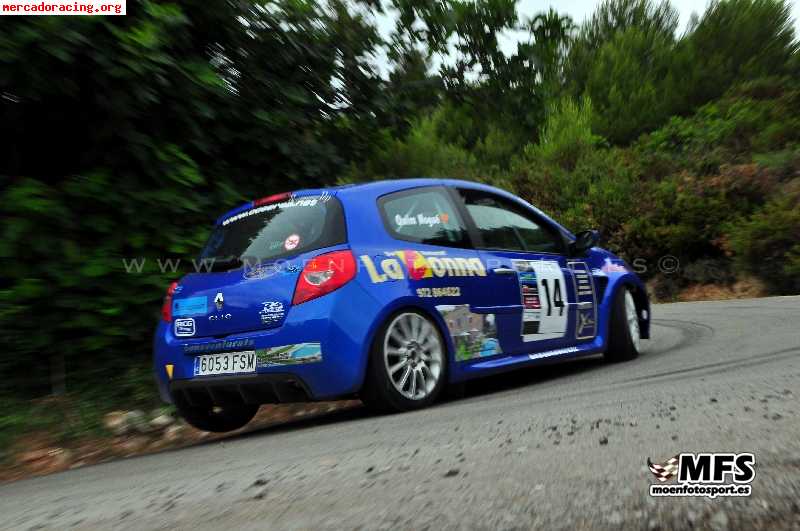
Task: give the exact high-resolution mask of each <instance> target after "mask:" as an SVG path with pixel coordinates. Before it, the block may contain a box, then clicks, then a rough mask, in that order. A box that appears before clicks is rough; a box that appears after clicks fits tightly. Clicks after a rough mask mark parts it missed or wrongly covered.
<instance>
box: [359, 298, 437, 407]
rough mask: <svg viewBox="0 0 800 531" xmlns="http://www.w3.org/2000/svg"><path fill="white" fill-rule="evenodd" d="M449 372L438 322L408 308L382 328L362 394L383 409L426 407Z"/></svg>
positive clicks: (368, 402)
mask: <svg viewBox="0 0 800 531" xmlns="http://www.w3.org/2000/svg"><path fill="white" fill-rule="evenodd" d="M446 376H447V354H446V350H445V347H444V341H442V337H441V334H439V331H438V329H437V328H436V325H435V324H434V323H433V322H432V321H431V320H430V319H429V318H428V317H426V316H425V315H423V314H422V313H419V312H416V311H411V310H406V311H403V312H400V313H397V314H395V315H393V316H392V317H391V318H389V319H388V320H387V322H386V323H385V324H384V325H383V326H382V327H381V329H380V330H379V331H378V335H377V337H376V339H375V343H374V344H373V348H372V352H371V354H370V360H369V367H368V369H367V378H366V381H365V383H364V389H363V390H362V393H361V398H362V400H363V401H364V403H365V404H366V405H367V406H369V407H370V408H372V409H375V410H378V411H382V412H398V411H410V410H413V409H419V408H423V407H426V406H428V405H430V404H431V403H433V401H434V400H436V397H437V396H438V395H439V393H440V392H441V391H442V388H443V387H444V385H445V382H446Z"/></svg>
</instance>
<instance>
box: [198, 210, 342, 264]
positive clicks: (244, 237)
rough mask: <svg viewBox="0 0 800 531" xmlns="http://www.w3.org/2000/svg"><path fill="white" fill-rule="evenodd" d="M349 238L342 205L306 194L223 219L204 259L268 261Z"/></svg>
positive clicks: (203, 255)
mask: <svg viewBox="0 0 800 531" xmlns="http://www.w3.org/2000/svg"><path fill="white" fill-rule="evenodd" d="M346 241H347V236H346V231H345V224H344V216H343V215H342V205H341V203H340V202H339V200H338V199H336V198H335V197H331V196H306V197H298V198H292V199H289V200H287V201H282V202H278V203H271V204H268V205H264V206H259V207H256V208H252V209H250V210H246V211H245V212H242V213H240V214H236V215H234V216H231V217H229V218H227V219H225V220H223V221H222V223H220V224H219V225H218V226H217V227H216V228H215V229H214V232H212V233H211V237H210V238H209V240H208V243H207V244H206V246H205V249H204V250H203V252H202V254H201V256H200V258H202V259H216V260H223V261H226V260H232V259H239V260H242V261H244V260H247V261H252V260H255V261H259V262H260V261H264V260H275V259H278V258H283V257H288V256H294V255H297V254H300V253H305V252H308V251H314V250H316V249H321V248H323V247H330V246H332V245H339V244H342V243H345V242H346Z"/></svg>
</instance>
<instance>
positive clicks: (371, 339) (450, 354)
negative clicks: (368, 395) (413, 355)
mask: <svg viewBox="0 0 800 531" xmlns="http://www.w3.org/2000/svg"><path fill="white" fill-rule="evenodd" d="M405 311H414V312H417V313H421V314H422V315H424V316H425V317H428V318H429V319H430V320H431V321H433V325H434V326H435V327H436V330H437V331H438V332H439V335H441V337H442V340H443V341H444V348H445V352H446V359H447V378H448V380H451V379H452V377H453V361H454V359H455V358H454V356H455V350H454V345H453V340H452V338H451V337H450V332H449V331H448V329H447V325H446V323H445V322H444V319H443V318H442V315H441V314H440V313H439V312H438V311H437V310H436V308H430V307H427V306H425V305H422V304H419V303H418V302H416V301H415V300H403V301H398V302H397V303H396V304H393V305H391V306H389V307H387V308H386V309H385V310H384V311H383V312H381V313H380V315H379V316H378V317H377V318H376V319H375V323H374V324H373V326H372V330H371V331H370V333H369V336H368V340H367V342H366V348H365V351H364V355H365V356H366V360H367V361H366V363H365V364H364V367H365V370H364V371H363V374H362V377H361V385H360V386H359V390H360V389H362V388H363V387H364V384H365V383H366V375H367V373H368V370H367V367H368V365H369V363H370V362H371V361H370V360H371V356H370V354H371V353H372V349H374V348H375V342H376V341H377V340H378V334H379V332H380V331H381V330H383V327H384V326H385V325H386V323H388V322H389V321H390V320H391V319H393V318H394V317H395V316H397V315H399V314H401V313H403V312H405Z"/></svg>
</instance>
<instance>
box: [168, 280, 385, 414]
mask: <svg viewBox="0 0 800 531" xmlns="http://www.w3.org/2000/svg"><path fill="white" fill-rule="evenodd" d="M378 313H379V307H378V305H377V302H376V301H375V299H374V298H373V297H372V296H370V295H369V294H368V293H367V292H365V291H364V290H363V289H362V288H361V286H360V285H359V284H358V283H356V282H351V283H349V284H347V285H346V286H344V287H343V288H342V289H340V290H337V291H335V292H333V293H331V294H328V295H326V296H323V297H320V298H319V299H315V300H312V301H309V302H306V303H304V304H301V305H299V306H293V307H292V308H290V310H289V311H288V312H287V315H286V319H285V321H284V323H283V325H282V326H281V327H280V328H273V329H265V330H258V331H252V332H244V333H239V334H232V335H229V336H226V337H224V338H214V337H203V338H188V339H187V338H181V337H175V336H174V335H173V333H172V330H171V326H170V325H169V323H165V322H160V323H159V325H158V327H157V329H156V334H155V340H154V346H153V352H154V355H153V365H154V372H155V376H156V380H157V382H158V388H159V393H160V395H161V398H162V399H163V400H164V401H166V402H172V393H173V392H183V393H189V394H190V395H191V397H201V396H202V395H203V394H205V396H207V397H208V396H212V395H215V394H216V395H218V397H219V398H220V399H225V398H226V397H227V398H231V397H233V398H232V399H235V400H238V401H240V402H241V401H247V402H248V403H256V402H257V403H276V402H288V401H304V400H322V399H330V398H337V397H342V396H350V395H353V394H354V393H356V392H358V390H359V389H360V388H361V384H362V383H363V381H364V373H365V370H366V361H367V355H368V348H369V343H370V337H371V332H372V327H373V325H374V321H373V320H372V319H365V318H364V317H365V316H368V315H377V314H378ZM309 344H310V345H315V346H316V345H318V352H319V354H320V355H319V356H310V357H305V358H303V359H302V360H293V362H291V363H288V364H287V363H284V362H281V361H280V360H271V359H269V356H270V355H271V353H274V352H275V349H278V352H280V351H283V350H288V351H289V352H295V351H296V352H300V351H303V350H304V349H305V350H306V351H307V350H313V349H312V348H311V347H309ZM304 345H305V346H304ZM251 350H254V351H256V354H257V357H258V359H259V363H258V367H257V369H256V372H255V373H249V374H246V375H245V374H231V375H219V376H203V377H195V376H194V371H195V360H196V358H197V356H199V355H204V354H217V353H223V352H241V351H251ZM167 366H170V369H169V370H171V371H172V375H171V377H170V375H169V370H167ZM297 391H300V392H299V393H298V392H297ZM188 398H189V397H188V396H187V399H188ZM198 399H200V400H202V398H198Z"/></svg>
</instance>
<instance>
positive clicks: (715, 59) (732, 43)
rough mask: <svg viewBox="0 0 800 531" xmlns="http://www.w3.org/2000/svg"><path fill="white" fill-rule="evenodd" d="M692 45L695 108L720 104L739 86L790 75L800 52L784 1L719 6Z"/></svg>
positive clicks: (701, 23)
mask: <svg viewBox="0 0 800 531" xmlns="http://www.w3.org/2000/svg"><path fill="white" fill-rule="evenodd" d="M686 40H687V47H688V53H689V57H690V61H691V69H692V70H691V72H692V75H691V77H690V78H689V79H687V87H688V88H689V95H688V102H689V104H690V105H691V106H698V105H702V104H704V103H706V102H708V101H711V100H712V99H714V98H718V97H719V96H721V95H722V94H723V93H724V92H725V91H726V90H727V89H728V88H729V87H731V86H732V85H733V84H734V83H736V82H741V81H746V80H748V79H755V78H757V77H760V76H771V75H786V74H789V73H790V72H791V69H792V67H791V61H792V60H793V57H794V56H796V53H797V50H798V43H797V42H796V41H795V33H794V26H793V23H792V18H791V10H790V5H789V3H787V2H785V1H784V0H720V1H716V0H715V1H714V2H712V3H711V4H710V5H709V6H708V9H706V11H705V13H704V14H703V15H702V17H700V19H699V20H697V21H696V22H695V24H694V26H693V27H692V28H690V32H689V35H688V37H687V38H686ZM794 60H796V59H794Z"/></svg>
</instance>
